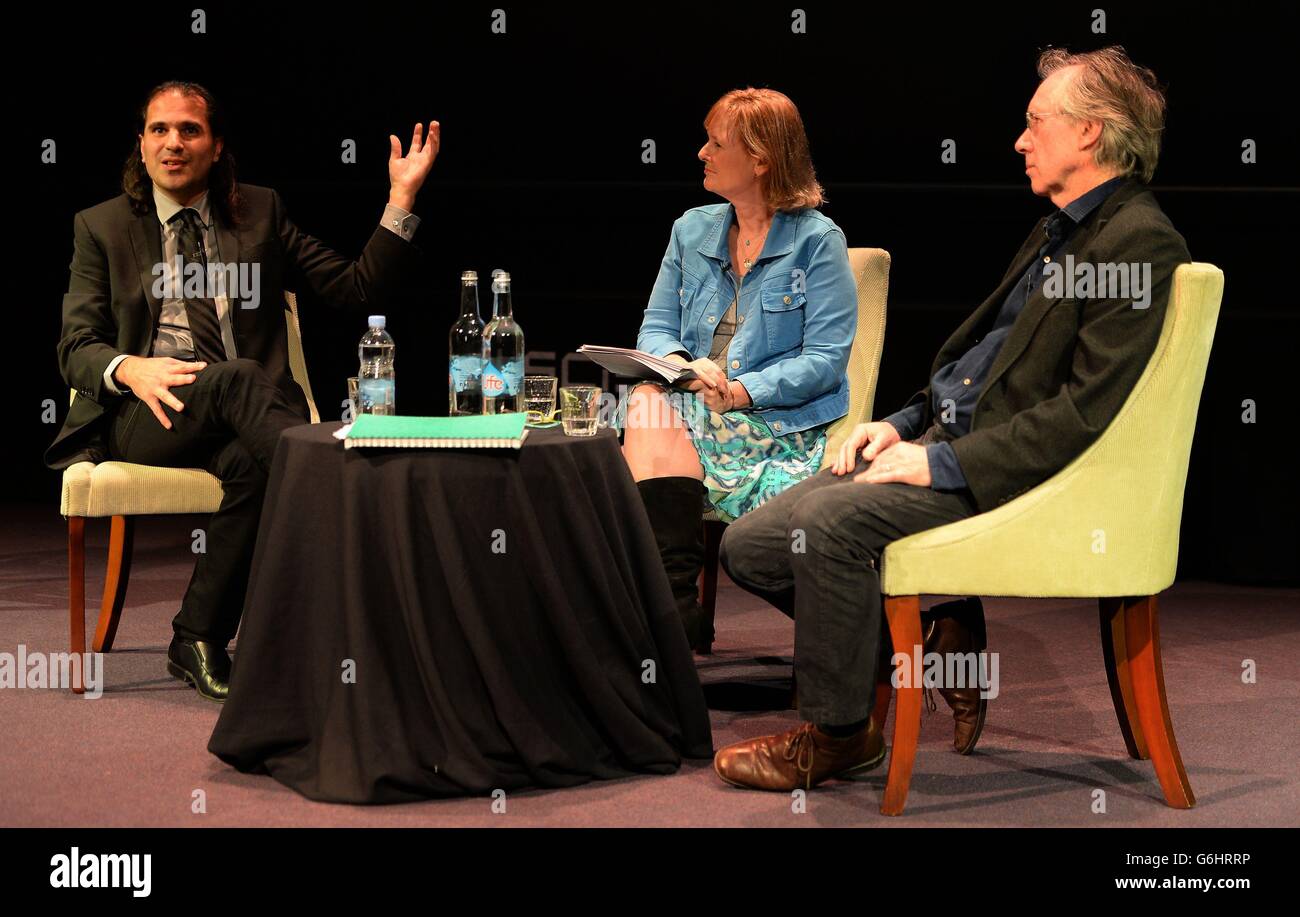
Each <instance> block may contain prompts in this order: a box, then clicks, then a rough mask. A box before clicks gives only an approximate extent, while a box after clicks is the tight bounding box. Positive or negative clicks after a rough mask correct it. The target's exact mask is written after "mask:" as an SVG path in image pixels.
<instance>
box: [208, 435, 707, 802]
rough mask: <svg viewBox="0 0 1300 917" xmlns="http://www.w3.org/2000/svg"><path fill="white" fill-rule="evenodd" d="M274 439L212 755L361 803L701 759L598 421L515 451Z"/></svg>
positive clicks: (664, 605)
mask: <svg viewBox="0 0 1300 917" xmlns="http://www.w3.org/2000/svg"><path fill="white" fill-rule="evenodd" d="M338 426H339V425H338V424H336V423H335V424H315V425H306V426H302V427H296V428H294V429H291V430H288V431H286V432H285V433H284V435H283V437H282V438H281V440H280V444H279V448H278V449H277V451H276V455H275V463H274V467H273V468H272V471H271V477H270V481H269V484H268V489H267V495H266V501H265V504H264V506H263V510H262V518H261V524H260V528H259V530H258V538H257V548H256V553H255V555H254V559H253V567H252V574H251V577H250V580H249V587H248V594H247V599H246V602H245V606H244V617H243V621H242V624H241V629H240V633H239V640H238V644H237V647H236V651H235V654H234V660H235V661H234V669H233V672H232V675H231V690H230V697H229V699H228V700H227V701H226V703H225V705H224V707H223V709H222V712H221V716H220V719H219V720H218V722H217V726H216V729H215V731H214V732H213V735H212V739H211V741H210V743H209V745H208V748H209V750H210V751H211V752H212V753H213V754H215V755H217V756H218V757H220V758H221V759H222V760H223V761H225V762H227V763H229V764H231V765H233V766H234V767H236V768H238V769H240V770H242V771H249V772H255V773H268V774H270V775H271V776H272V777H274V778H275V779H276V780H278V781H280V782H281V783H283V784H285V785H286V786H289V787H292V788H293V789H295V790H297V791H299V792H300V793H302V794H303V795H305V796H307V797H310V798H312V799H319V800H328V801H335V802H354V803H379V802H396V801H403V800H411V799H420V798H425V797H430V796H451V795H464V794H487V793H491V792H492V791H493V790H495V789H502V790H510V789H517V788H522V787H527V786H541V787H562V786H572V785H575V784H580V783H584V782H586V781H588V780H592V779H604V778H612V777H622V776H627V775H630V774H634V773H657V774H663V773H671V772H673V771H675V770H676V769H677V767H678V766H679V765H680V763H681V759H682V758H683V757H689V758H702V757H708V756H709V755H711V754H712V738H711V734H710V731H709V719H708V711H707V709H706V708H705V703H704V696H703V692H702V690H701V688H700V683H699V679H698V677H697V676H696V672H695V665H694V660H693V656H692V654H691V651H690V648H689V647H688V646H687V643H686V638H685V636H684V634H683V632H682V627H681V624H680V622H679V619H678V617H677V614H676V611H675V609H674V606H673V601H672V595H671V592H670V589H669V585H668V580H667V577H666V575H665V574H664V570H663V566H662V564H661V562H660V560H659V553H658V549H657V548H656V546H655V540H654V534H653V532H651V530H650V526H649V523H648V522H647V520H646V516H645V511H644V509H643V508H642V505H641V501H640V498H639V495H638V492H637V488H636V485H635V483H634V482H633V480H632V477H631V475H630V474H629V472H628V469H627V466H626V463H625V462H624V461H623V457H622V454H621V452H620V450H619V445H618V439H617V437H616V436H615V435H614V433H613V432H612V431H608V430H606V431H602V432H601V433H599V434H598V435H596V436H594V437H589V438H576V437H566V436H564V435H563V433H562V432H560V431H559V430H558V429H554V430H532V431H530V432H529V434H528V438H527V440H526V441H525V444H524V446H523V448H522V449H519V450H513V449H509V450H487V449H465V450H453V449H348V450H345V449H344V448H343V443H342V442H340V441H339V440H337V439H335V438H334V436H333V435H332V434H333V432H334V431H335V430H336V429H337V428H338Z"/></svg>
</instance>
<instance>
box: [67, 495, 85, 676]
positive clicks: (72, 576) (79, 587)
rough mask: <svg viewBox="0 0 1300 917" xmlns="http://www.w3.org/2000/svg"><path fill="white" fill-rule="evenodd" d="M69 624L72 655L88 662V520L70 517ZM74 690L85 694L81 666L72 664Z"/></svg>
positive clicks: (80, 517)
mask: <svg viewBox="0 0 1300 917" xmlns="http://www.w3.org/2000/svg"><path fill="white" fill-rule="evenodd" d="M68 621H69V625H70V631H71V634H70V636H71V643H72V647H71V649H72V653H73V655H74V656H76V657H77V658H78V659H84V658H85V656H84V654H85V652H86V520H85V518H84V517H82V516H69V517H68ZM72 673H73V674H72V690H73V693H75V694H84V693H85V691H86V687H85V685H84V684H82V680H81V679H82V672H81V666H80V665H79V664H78V663H75V662H74V663H73V664H72Z"/></svg>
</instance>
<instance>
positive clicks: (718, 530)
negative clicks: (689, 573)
mask: <svg viewBox="0 0 1300 917" xmlns="http://www.w3.org/2000/svg"><path fill="white" fill-rule="evenodd" d="M726 528H727V524H726V523H725V522H719V521H718V520H716V519H706V520H705V522H704V569H703V570H701V571H700V606H701V607H702V608H703V609H704V627H705V630H706V631H707V632H708V633H713V614H714V611H715V610H716V609H717V605H718V549H719V548H721V547H722V533H723V532H724V531H726Z"/></svg>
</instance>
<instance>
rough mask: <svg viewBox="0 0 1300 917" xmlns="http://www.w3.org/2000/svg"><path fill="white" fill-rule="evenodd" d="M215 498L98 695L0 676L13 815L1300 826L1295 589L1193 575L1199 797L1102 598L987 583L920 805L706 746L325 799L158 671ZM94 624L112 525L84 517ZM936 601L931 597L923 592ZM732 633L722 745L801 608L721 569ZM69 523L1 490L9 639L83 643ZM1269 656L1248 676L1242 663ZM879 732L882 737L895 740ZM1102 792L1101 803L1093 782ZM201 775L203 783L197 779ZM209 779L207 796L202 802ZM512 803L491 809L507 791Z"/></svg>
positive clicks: (1169, 613)
mask: <svg viewBox="0 0 1300 917" xmlns="http://www.w3.org/2000/svg"><path fill="white" fill-rule="evenodd" d="M202 524H203V519H202V518H200V517H170V518H152V519H148V520H144V521H143V522H142V523H141V525H140V526H139V527H138V529H137V533H136V544H135V564H134V566H133V569H132V573H131V584H130V591H129V593H128V595H127V606H126V610H125V612H124V613H123V617H122V624H121V628H120V630H119V632H118V636H117V642H116V648H115V649H114V651H113V652H112V653H111V654H108V655H107V656H106V657H105V670H106V674H107V678H106V689H105V691H104V693H103V695H102V696H101V697H99V698H98V699H96V700H86V699H82V698H79V697H76V696H74V695H72V694H71V693H69V692H65V691H60V690H50V689H33V688H21V689H20V688H4V689H0V734H2V735H3V739H2V740H0V826H14V825H50V826H131V825H142V826H154V825H174V826H187V827H199V826H227V827H228V826H239V825H250V826H315V825H337V826H362V825H368V826H380V825H391V826H401V827H417V826H426V825H427V826H435V825H446V826H475V825H481V826H506V825H519V826H524V825H528V826H604V825H626V826H636V825H647V826H650V825H653V826H742V827H751V826H752V827H767V826H771V827H777V826H780V827H786V826H788V827H817V826H878V827H921V826H927V825H949V826H983V827H994V826H1065V825H1073V826H1081V827H1110V826H1118V825H1123V826H1162V827H1195V826H1202V825H1217V826H1266V825H1267V826H1294V825H1297V824H1300V775H1297V773H1296V761H1297V759H1298V758H1300V755H1298V754H1297V752H1298V751H1300V748H1298V743H1297V738H1296V737H1297V730H1296V715H1295V711H1296V709H1297V708H1300V663H1297V661H1296V660H1297V659H1300V590H1296V589H1273V588H1268V589H1265V588H1246V587H1235V586H1226V585H1220V584H1212V583H1198V582H1189V583H1178V584H1176V585H1175V586H1174V587H1173V588H1172V589H1171V590H1169V591H1168V592H1167V593H1165V595H1164V596H1163V597H1162V602H1161V616H1160V629H1161V638H1162V650H1163V654H1164V667H1165V684H1166V688H1167V691H1168V695H1169V701H1170V715H1171V717H1172V720H1173V724H1174V728H1175V730H1176V732H1177V736H1178V742H1179V746H1180V749H1181V751H1182V756H1183V761H1184V763H1185V765H1186V767H1187V772H1188V775H1189V777H1190V779H1191V783H1192V788H1193V790H1194V791H1195V793H1196V796H1197V800H1198V804H1197V807H1196V808H1195V809H1192V810H1190V811H1175V810H1172V809H1169V808H1167V807H1166V806H1165V805H1164V803H1163V800H1162V796H1161V793H1160V787H1159V784H1158V783H1157V781H1156V777H1155V772H1154V770H1153V769H1152V767H1151V764H1150V763H1149V762H1145V761H1134V760H1131V759H1130V758H1128V757H1127V755H1126V753H1125V751H1124V744H1123V740H1122V738H1121V737H1120V732H1119V728H1118V726H1117V724H1116V720H1115V715H1114V710H1113V708H1112V706H1111V701H1110V693H1109V689H1108V688H1107V685H1106V677H1105V672H1104V670H1103V668H1102V662H1101V650H1100V644H1099V640H1098V631H1097V607H1096V603H1095V602H1091V601H1081V600H1080V601H1075V600H1033V601H1030V600H1019V599H986V600H985V608H986V610H987V612H988V615H989V622H988V630H989V649H990V651H995V652H997V653H999V663H1000V664H999V672H998V674H999V676H1000V685H999V688H1000V693H999V696H998V697H997V698H996V699H994V700H992V701H990V704H989V713H988V721H987V725H986V726H985V729H984V733H983V736H982V738H981V739H980V743H979V747H978V749H977V750H976V752H975V754H973V755H971V756H969V757H961V756H959V755H956V754H954V753H953V752H952V751H951V744H950V743H951V738H952V721H951V718H950V717H949V715H948V710H947V707H946V706H944V704H943V702H942V700H940V701H939V710H938V711H937V712H934V713H928V712H927V713H925V714H924V716H923V720H922V731H921V744H920V747H919V749H918V751H917V757H916V766H915V770H914V772H913V777H912V785H911V793H910V795H909V797H908V804H907V811H906V813H905V814H904V816H903V817H902V818H885V817H883V816H881V815H880V814H879V811H878V807H879V804H880V795H881V792H882V790H883V787H884V780H885V766H882V767H881V768H880V769H879V770H878V771H876V772H874V773H872V774H868V775H866V776H864V777H861V778H859V779H857V780H854V781H851V782H838V783H834V784H831V785H829V786H826V787H823V788H819V789H815V790H813V791H812V792H810V793H809V794H808V798H807V804H806V811H803V812H796V811H793V809H794V808H797V807H792V804H791V802H792V801H791V798H790V797H789V796H786V795H784V794H779V793H771V794H769V793H755V792H747V791H744V790H739V789H734V788H732V787H729V786H726V785H725V784H723V783H722V782H721V781H720V780H719V779H718V778H717V776H716V775H715V774H714V773H713V769H712V766H711V764H710V763H709V762H705V761H693V762H687V763H686V764H685V765H684V766H683V767H682V769H681V770H680V771H679V772H678V773H677V774H675V775H672V776H668V777H637V778H631V779H625V780H618V781H609V782H599V783H592V784H588V785H586V786H582V787H577V788H574V789H567V790H554V791H552V790H547V791H531V792H518V793H513V794H511V795H510V796H509V797H508V798H507V800H506V811H505V813H504V814H494V812H493V809H492V800H491V799H490V798H487V797H484V798H466V799H454V800H438V801H430V802H425V803H415V804H407V805H400V806H382V807H368V808H363V807H353V806H343V805H330V804H323V803H316V802H311V801H309V800H307V799H304V798H302V797H300V796H298V795H297V794H296V793H294V792H293V791H291V790H288V789H286V788H285V787H283V786H281V785H280V784H278V783H276V782H275V781H273V780H272V779H271V778H269V777H258V776H248V775H243V774H240V773H238V772H236V771H234V770H232V769H231V768H228V767H226V766H225V765H223V764H222V763H221V762H220V761H218V760H217V759H216V758H214V757H213V756H212V755H210V754H208V752H207V750H206V746H207V741H208V736H209V734H210V733H211V731H212V727H213V724H214V723H215V721H216V717H217V712H218V708H217V706H216V705H215V704H212V703H210V702H208V701H205V700H203V699H201V698H200V697H198V696H197V695H196V694H195V693H194V691H193V690H192V689H189V688H186V687H183V686H182V685H181V684H180V683H179V682H177V681H175V680H173V679H172V678H170V677H168V676H167V674H166V672H165V671H164V669H163V665H164V657H165V653H166V649H167V643H168V641H169V639H170V637H171V629H170V626H169V621H170V619H171V617H172V615H174V614H175V612H176V609H177V607H178V603H179V600H180V596H181V594H182V593H183V591H184V588H185V584H186V583H187V581H188V578H189V571H190V568H191V566H192V563H193V555H192V554H191V553H190V544H191V534H190V533H191V531H192V530H193V529H195V528H198V527H200V526H201V525H202ZM87 528H88V551H87V553H88V563H87V593H88V603H89V604H91V605H92V610H91V612H90V614H89V616H88V621H87V629H88V631H90V632H92V633H93V630H94V623H95V615H96V614H97V613H98V595H99V588H100V586H101V584H102V577H103V562H104V554H105V548H106V541H107V523H106V522H105V521H94V522H92V523H91V524H90V525H88V527H87ZM933 601H939V600H938V599H934V600H931V601H926V602H925V604H931V603H932V602H933ZM717 630H718V640H717V643H716V645H715V653H714V655H713V656H711V657H696V661H697V663H698V666H699V671H700V677H701V680H702V681H703V683H704V687H705V693H706V695H707V697H708V699H709V706H710V708H711V715H712V722H713V735H714V745H715V747H721V746H722V745H725V744H727V743H730V742H733V741H736V740H739V739H743V738H748V737H751V736H754V735H759V734H763V733H770V732H775V731H781V730H784V729H788V728H790V727H791V726H793V725H794V724H795V723H797V722H798V720H797V717H796V715H795V713H794V711H792V710H782V709H777V708H778V707H779V705H780V704H781V703H782V701H783V699H784V698H785V696H786V694H787V693H788V690H789V674H790V662H791V656H792V652H793V650H792V646H793V633H794V628H793V624H792V622H790V621H788V620H787V619H786V618H784V617H783V616H782V615H781V614H780V613H779V612H777V611H775V610H774V609H772V608H770V607H768V606H767V605H765V604H764V603H763V602H761V601H760V600H758V599H755V598H753V597H752V596H749V595H748V594H747V593H744V592H742V591H741V590H740V589H738V588H736V587H735V586H733V585H732V584H731V583H729V582H727V581H726V580H725V577H724V578H723V579H722V582H721V584H720V586H719V590H718V625H717ZM67 632H68V623H67V553H66V526H65V524H64V522H63V520H62V519H61V518H60V517H59V516H58V514H57V512H55V511H53V510H51V509H48V508H44V507H22V506H19V507H12V506H10V507H5V509H4V510H3V523H2V524H0V653H10V654H15V655H16V654H17V653H18V652H19V646H20V645H22V646H25V647H26V652H29V653H31V652H62V651H65V650H66V649H67V640H68V637H67ZM1247 660H1251V661H1253V664H1254V671H1255V675H1256V677H1255V681H1254V683H1253V684H1247V683H1243V678H1242V673H1243V666H1244V665H1246V664H1247ZM889 734H890V733H889V729H888V728H887V729H886V738H887V739H888V737H889ZM1099 789H1100V790H1103V791H1104V792H1105V812H1104V813H1101V812H1096V811H1094V810H1095V809H1096V808H1097V804H1096V794H1095V791H1096V790H1099ZM196 790H201V791H202V793H201V794H196V792H195V791H196ZM196 796H197V797H198V798H201V799H203V800H204V802H205V808H206V811H205V812H201V813H196V812H195V811H193V810H194V808H195V805H194V801H195V798H196ZM498 808H499V807H498Z"/></svg>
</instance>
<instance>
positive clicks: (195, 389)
mask: <svg viewBox="0 0 1300 917" xmlns="http://www.w3.org/2000/svg"><path fill="white" fill-rule="evenodd" d="M172 393H173V394H174V395H175V396H176V397H177V398H179V399H180V400H181V402H182V403H183V404H184V405H185V409H184V410H183V411H175V410H173V409H172V408H171V407H169V406H167V405H163V411H164V412H166V414H167V418H168V419H169V420H170V421H171V424H172V428H171V429H170V430H168V429H165V428H164V427H163V426H162V424H160V423H159V422H158V419H157V418H156V417H154V416H153V414H152V413H151V412H150V410H149V408H148V407H147V406H146V405H145V404H144V403H143V402H141V401H138V400H136V399H135V398H131V399H129V400H127V401H125V402H123V404H122V405H121V406H120V407H119V409H118V411H117V414H116V415H115V416H114V418H113V419H112V421H111V424H110V426H109V436H108V441H109V454H110V455H111V456H112V457H113V458H114V459H117V460H119V461H124V462H137V463H139V464H142V465H161V466H165V467H172V468H178V467H179V468H205V469H207V471H209V472H210V473H211V474H213V475H214V476H216V477H217V478H218V479H219V480H220V481H221V486H222V490H223V496H222V499H221V507H220V508H219V509H218V510H217V512H216V513H214V514H213V516H212V519H211V521H210V522H209V523H208V530H207V533H206V537H205V545H204V550H203V551H202V552H200V553H199V555H198V560H197V562H196V563H195V565H194V573H193V575H192V576H191V578H190V585H189V588H188V589H187V590H186V592H185V598H184V600H183V601H182V602H181V609H180V613H179V614H178V615H176V618H175V619H174V620H173V621H172V628H173V630H174V631H175V634H176V638H175V639H174V640H173V641H172V645H171V647H170V648H169V649H168V653H167V656H168V671H169V672H171V673H172V674H173V675H175V676H176V677H177V678H183V679H184V680H185V681H188V682H192V683H194V685H195V687H196V688H197V689H198V691H199V693H200V694H202V695H203V696H205V697H208V698H210V699H213V700H221V699H223V698H224V697H225V693H226V691H227V690H228V682H229V672H230V660H229V657H228V656H227V655H226V644H227V643H229V642H230V640H231V639H233V638H234V636H235V631H236V630H237V629H238V627H239V618H240V615H241V614H242V613H243V608H244V592H245V590H246V589H247V587H248V574H249V569H250V567H251V566H252V560H253V547H254V544H255V543H256V540H257V528H258V523H259V521H260V519H261V512H262V498H263V497H264V496H265V494H266V484H267V478H268V475H269V472H270V469H271V462H272V460H273V458H274V456H275V447H276V444H277V443H278V442H279V439H280V434H281V432H283V431H284V430H285V429H287V428H289V427H293V426H298V425H299V424H302V423H306V421H307V419H306V418H305V417H302V416H300V415H299V414H298V413H297V412H296V411H295V410H294V408H293V407H292V405H291V404H290V403H289V402H288V400H287V399H286V398H285V397H284V394H283V393H282V392H281V391H280V390H279V389H278V388H277V387H276V385H275V383H274V381H273V380H272V378H271V377H270V375H269V374H268V373H267V372H266V371H265V370H264V369H263V368H262V366H261V365H260V364H258V363H257V362H255V361H253V360H228V361H224V362H220V363H212V364H210V365H208V366H207V367H206V368H204V369H203V370H202V371H200V372H198V373H197V374H196V376H195V380H194V381H193V382H192V383H190V384H188V385H184V386H178V387H176V388H174V389H172Z"/></svg>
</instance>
